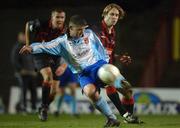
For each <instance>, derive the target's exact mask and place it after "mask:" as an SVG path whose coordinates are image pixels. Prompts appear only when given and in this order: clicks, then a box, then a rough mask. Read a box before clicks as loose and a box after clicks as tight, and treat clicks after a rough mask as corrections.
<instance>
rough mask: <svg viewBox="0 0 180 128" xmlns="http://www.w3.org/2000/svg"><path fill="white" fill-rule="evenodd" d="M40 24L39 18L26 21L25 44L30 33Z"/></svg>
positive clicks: (28, 39) (27, 43) (27, 44)
mask: <svg viewBox="0 0 180 128" xmlns="http://www.w3.org/2000/svg"><path fill="white" fill-rule="evenodd" d="M40 27H41V24H40V21H39V19H35V20H31V21H28V22H27V23H26V26H25V37H26V46H29V44H30V34H32V33H35V32H37V31H38V29H40Z"/></svg>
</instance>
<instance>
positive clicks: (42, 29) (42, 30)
mask: <svg viewBox="0 0 180 128" xmlns="http://www.w3.org/2000/svg"><path fill="white" fill-rule="evenodd" d="M29 23H30V31H31V32H33V33H34V36H33V39H32V40H33V41H32V42H47V41H51V40H53V39H55V38H57V37H58V36H60V35H63V34H64V33H65V32H66V28H65V27H63V28H61V29H53V28H52V24H51V21H50V20H48V21H45V22H40V21H39V20H35V21H30V22H29ZM31 29H32V30H31Z"/></svg>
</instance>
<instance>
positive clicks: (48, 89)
mask: <svg viewBox="0 0 180 128" xmlns="http://www.w3.org/2000/svg"><path fill="white" fill-rule="evenodd" d="M65 18H66V15H65V12H64V10H62V9H54V10H52V12H51V18H50V19H49V20H47V21H40V20H39V19H36V20H32V21H28V22H27V23H26V45H29V43H31V42H37V41H38V42H45V41H50V40H53V39H55V38H57V37H58V36H60V35H63V34H64V33H65V32H66V27H65V24H64V22H65ZM30 39H31V41H29V40H30ZM33 58H34V63H35V66H36V69H37V70H38V71H39V72H40V73H41V75H42V77H43V82H42V104H41V107H40V108H39V118H40V119H41V120H42V121H46V120H47V110H48V106H49V104H50V102H51V101H52V100H53V99H54V96H55V94H56V88H57V86H59V79H58V76H57V75H56V73H55V72H56V69H57V68H58V67H59V66H60V65H61V64H60V60H61V56H54V55H48V54H44V53H43V54H36V55H34V56H33Z"/></svg>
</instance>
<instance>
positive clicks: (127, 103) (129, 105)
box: [122, 97, 134, 114]
mask: <svg viewBox="0 0 180 128" xmlns="http://www.w3.org/2000/svg"><path fill="white" fill-rule="evenodd" d="M122 104H123V106H124V108H125V109H126V110H127V111H128V112H129V113H131V114H133V111H134V98H133V97H131V98H130V99H127V98H125V97H123V99H122Z"/></svg>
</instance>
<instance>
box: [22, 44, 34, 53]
mask: <svg viewBox="0 0 180 128" xmlns="http://www.w3.org/2000/svg"><path fill="white" fill-rule="evenodd" d="M31 52H32V48H31V47H30V46H26V45H24V46H23V47H22V48H21V49H20V51H19V54H28V53H31Z"/></svg>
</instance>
